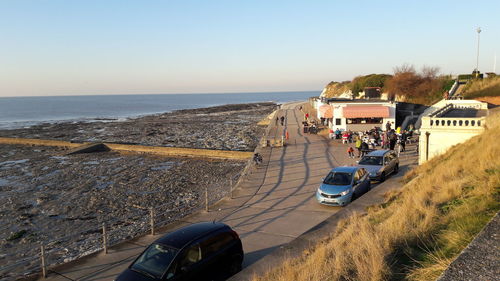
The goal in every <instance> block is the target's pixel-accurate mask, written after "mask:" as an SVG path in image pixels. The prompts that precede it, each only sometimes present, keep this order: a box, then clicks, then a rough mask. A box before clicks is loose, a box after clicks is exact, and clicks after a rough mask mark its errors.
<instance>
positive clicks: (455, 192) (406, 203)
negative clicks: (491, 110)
mask: <svg viewBox="0 0 500 281" xmlns="http://www.w3.org/2000/svg"><path fill="white" fill-rule="evenodd" d="M499 138H500V115H499V114H495V115H494V116H490V117H489V119H488V123H487V129H486V130H485V132H484V133H483V134H481V135H480V136H476V137H474V138H472V139H471V140H469V141H467V142H466V143H463V144H459V145H457V146H454V147H453V148H451V149H450V150H449V151H448V152H447V153H446V154H444V155H442V156H440V157H435V158H433V159H432V160H431V161H429V162H427V163H426V164H424V165H421V166H419V167H417V168H416V169H414V170H412V171H411V172H409V173H408V174H407V175H406V177H405V181H406V182H407V183H406V185H405V186H404V187H403V188H402V189H401V191H399V192H393V193H392V194H389V195H388V196H387V201H386V203H384V204H382V205H380V206H377V207H374V208H371V209H370V210H369V212H368V214H367V215H364V216H360V215H354V216H352V217H351V218H349V219H347V220H345V221H343V222H342V223H341V225H339V227H338V230H337V232H336V233H335V234H334V235H332V236H331V237H329V238H327V239H326V240H325V241H322V242H320V243H318V245H316V246H315V247H314V248H313V249H311V250H310V251H309V252H308V253H305V254H304V255H303V256H302V257H300V258H297V259H293V260H288V261H286V262H285V263H284V264H283V266H281V267H279V268H276V269H274V270H272V271H270V272H268V273H266V274H265V275H263V276H260V277H255V278H254V281H257V280H259V281H261V280H297V281H300V280H361V281H363V280H366V281H368V280H370V281H372V280H389V279H390V280H416V281H420V280H433V279H436V278H437V277H438V276H439V275H440V274H441V273H442V271H443V270H444V269H445V268H446V267H447V266H448V265H449V263H450V262H451V261H452V260H453V259H454V257H456V255H458V254H459V253H460V251H461V250H462V249H463V248H464V247H466V245H467V244H468V243H469V242H470V241H471V240H472V239H473V237H474V236H475V235H476V234H477V233H478V232H479V231H480V230H481V229H482V227H484V225H485V224H486V223H487V222H488V221H489V219H490V218H491V217H493V216H494V214H495V213H496V212H497V211H498V210H499V209H500V206H499V200H498V199H499V197H498V195H499V187H500V157H498V155H500V147H499V146H498V145H496V142H497V140H498V139H499Z"/></svg>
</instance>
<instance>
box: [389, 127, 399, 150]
mask: <svg viewBox="0 0 500 281" xmlns="http://www.w3.org/2000/svg"><path fill="white" fill-rule="evenodd" d="M397 140H398V136H397V135H396V132H394V130H391V134H390V135H389V149H390V150H394V147H395V146H396V142H397Z"/></svg>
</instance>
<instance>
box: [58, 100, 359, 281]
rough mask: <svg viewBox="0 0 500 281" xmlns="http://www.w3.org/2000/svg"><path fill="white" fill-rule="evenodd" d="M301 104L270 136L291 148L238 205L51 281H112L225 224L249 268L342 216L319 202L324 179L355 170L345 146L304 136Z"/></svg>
mask: <svg viewBox="0 0 500 281" xmlns="http://www.w3.org/2000/svg"><path fill="white" fill-rule="evenodd" d="M298 106H299V103H292V104H287V105H284V106H283V109H281V110H280V111H279V112H278V115H279V116H282V115H284V116H285V117H286V126H285V127H283V126H281V125H278V126H275V125H274V122H272V124H271V129H270V130H269V135H271V136H274V135H277V136H280V135H281V134H282V133H283V132H284V130H288V132H289V136H290V139H289V140H288V145H287V146H285V147H280V148H264V149H262V151H261V153H262V154H263V156H264V163H263V165H261V166H260V167H258V168H256V169H253V170H252V173H251V174H249V175H248V176H247V177H245V179H244V181H242V182H241V183H240V185H239V187H238V189H237V190H235V192H234V196H233V199H225V200H223V201H221V202H219V203H218V204H217V205H215V206H213V207H211V211H210V212H208V213H206V212H200V213H196V214H194V215H191V216H189V217H187V218H185V219H184V220H183V221H181V222H177V223H175V224H172V225H169V226H167V227H166V228H165V229H164V230H163V231H161V233H160V234H159V235H155V236H151V235H149V236H144V237H141V238H138V239H135V240H133V241H130V242H126V243H123V244H121V245H119V246H118V247H113V248H111V249H110V250H109V254H107V255H104V254H97V255H94V256H90V257H88V258H84V259H81V260H79V261H77V262H74V263H71V264H68V265H64V266H61V267H59V268H56V269H54V270H53V271H52V272H51V273H50V275H49V278H48V280H112V279H113V278H114V277H115V276H116V275H117V274H119V273H120V272H121V271H122V270H123V269H124V268H126V267H127V266H128V264H129V263H130V262H131V261H132V260H133V259H134V258H135V257H136V255H137V254H139V253H140V252H141V251H142V250H143V249H144V247H145V246H147V245H148V244H149V243H151V242H152V241H154V240H155V239H156V238H158V237H159V236H161V235H163V234H164V233H166V232H169V231H172V230H175V229H177V228H178V227H181V226H183V225H187V224H190V223H194V222H199V221H212V220H220V221H223V222H225V223H227V224H228V225H230V226H231V227H233V228H234V229H235V230H236V231H237V232H238V233H239V235H240V237H241V239H242V242H243V248H244V251H245V259H244V264H243V266H244V267H248V266H249V265H252V264H253V263H255V262H256V261H258V260H259V259H261V258H262V257H264V256H266V255H267V254H269V253H270V252H271V251H273V250H274V249H276V248H278V247H280V246H282V245H284V244H286V243H288V242H290V241H292V240H294V239H295V238H296V237H298V236H299V235H301V234H302V233H304V232H306V231H307V230H309V229H311V228H312V227H314V226H316V225H317V224H319V223H320V222H322V221H324V220H325V219H327V218H329V217H331V216H332V214H335V213H336V212H338V211H339V210H340V209H341V208H340V207H328V206H322V205H320V204H318V203H317V202H316V199H315V198H314V194H315V191H316V189H317V187H318V185H319V184H320V181H321V178H322V177H324V176H325V175H326V173H327V172H328V171H329V170H330V169H331V168H333V167H335V166H338V165H340V164H342V165H345V164H354V162H355V160H354V159H349V158H348V157H347V155H346V152H345V150H346V146H345V145H342V144H339V143H338V142H334V141H331V142H329V141H327V140H326V139H325V138H323V137H321V136H317V135H309V134H302V132H301V127H300V126H299V124H300V122H301V121H302V119H303V113H302V112H301V111H299V110H298V109H297V108H298Z"/></svg>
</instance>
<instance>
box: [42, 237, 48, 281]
mask: <svg viewBox="0 0 500 281" xmlns="http://www.w3.org/2000/svg"><path fill="white" fill-rule="evenodd" d="M40 259H41V260H42V277H43V278H47V264H46V263H45V248H44V247H43V245H41V246H40Z"/></svg>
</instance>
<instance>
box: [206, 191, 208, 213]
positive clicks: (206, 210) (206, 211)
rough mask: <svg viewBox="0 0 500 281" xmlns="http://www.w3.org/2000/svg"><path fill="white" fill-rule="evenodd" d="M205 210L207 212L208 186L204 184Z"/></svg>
mask: <svg viewBox="0 0 500 281" xmlns="http://www.w3.org/2000/svg"><path fill="white" fill-rule="evenodd" d="M205 212H207V213H208V186H205Z"/></svg>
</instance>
